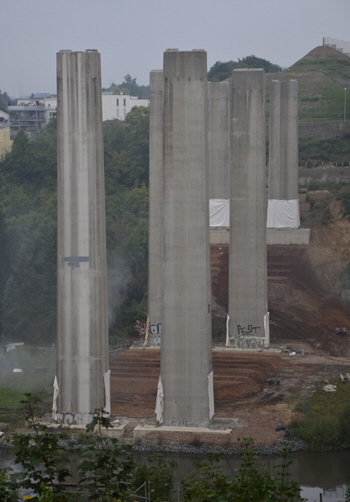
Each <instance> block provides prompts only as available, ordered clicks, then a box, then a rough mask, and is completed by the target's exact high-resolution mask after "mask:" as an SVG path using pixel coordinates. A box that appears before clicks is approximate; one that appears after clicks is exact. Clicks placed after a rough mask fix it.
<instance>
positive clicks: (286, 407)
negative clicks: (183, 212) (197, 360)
mask: <svg viewBox="0 0 350 502" xmlns="http://www.w3.org/2000/svg"><path fill="white" fill-rule="evenodd" d="M317 204H318V206H317ZM325 215H327V220H326V221H327V224H324V222H325ZM304 226H306V227H308V226H309V227H311V228H312V232H311V242H310V244H309V245H308V246H269V247H268V287H269V311H270V325H271V327H270V331H271V345H272V347H274V348H275V351H274V352H273V353H271V352H270V353H269V352H267V351H262V352H260V353H244V352H232V351H230V352H228V351H225V350H223V351H214V352H213V369H214V393H215V417H216V418H217V419H218V424H219V425H220V420H221V421H222V424H223V426H224V425H225V424H230V425H231V426H232V425H233V426H234V428H233V430H232V432H231V434H230V435H229V436H225V437H224V438H223V437H220V436H215V435H214V436H210V437H206V436H203V437H200V438H199V439H200V440H201V441H204V442H213V443H215V444H222V445H225V447H228V448H235V447H236V446H237V444H238V443H237V440H238V437H242V436H244V437H248V436H249V437H253V439H254V442H255V444H256V445H273V444H275V443H276V441H278V440H280V439H282V438H283V432H277V431H276V430H275V429H276V427H277V426H280V425H282V426H283V425H287V424H288V422H289V421H290V419H291V418H292V417H293V413H294V412H293V407H294V404H295V397H296V396H297V395H303V393H308V392H309V385H310V383H312V382H313V381H315V380H319V379H325V378H326V379H327V378H329V377H331V376H333V375H334V376H338V375H339V374H340V373H346V372H349V373H350V359H348V356H349V349H350V344H349V338H350V335H345V336H339V335H336V334H335V328H336V327H339V326H341V327H342V326H345V327H347V328H348V329H350V304H349V302H347V301H345V300H343V299H342V298H341V296H342V294H344V292H342V290H341V285H340V281H339V276H340V273H341V272H342V270H344V269H345V267H346V265H347V263H348V262H349V258H350V246H349V244H350V223H349V222H348V221H347V220H345V219H343V218H342V217H341V212H340V205H339V203H338V202H336V201H333V202H328V201H325V202H322V203H316V206H315V208H314V211H313V212H312V214H311V216H310V217H309V221H306V222H305V223H304ZM211 263H212V303H213V341H214V345H216V346H220V345H221V346H223V343H224V340H225V317H226V311H227V272H228V248H227V246H225V245H215V246H212V248H211ZM285 347H290V348H292V349H296V351H297V354H296V355H289V354H281V350H282V348H285ZM299 351H300V352H299ZM111 370H112V381H111V386H112V403H113V405H112V413H113V414H114V415H117V416H119V417H129V418H133V420H132V421H131V423H130V427H129V429H128V432H127V433H130V432H131V430H132V428H133V426H135V425H136V424H137V423H139V422H140V421H143V420H145V419H146V420H150V419H154V418H155V413H154V408H155V399H156V390H157V382H158V377H159V373H160V353H159V350H156V349H153V350H150V349H147V350H146V349H144V350H143V349H139V350H127V351H124V352H122V353H121V354H120V355H118V356H117V357H116V358H114V359H113V360H112V361H111ZM271 378H273V379H277V380H279V382H280V384H279V385H271V384H269V382H268V380H269V379H271ZM229 419H234V420H231V421H230V420H229ZM154 436H157V433H154ZM162 438H163V439H168V440H180V441H191V440H193V437H190V436H189V434H186V433H182V434H177V435H171V436H169V437H168V438H166V437H165V436H164V435H162Z"/></svg>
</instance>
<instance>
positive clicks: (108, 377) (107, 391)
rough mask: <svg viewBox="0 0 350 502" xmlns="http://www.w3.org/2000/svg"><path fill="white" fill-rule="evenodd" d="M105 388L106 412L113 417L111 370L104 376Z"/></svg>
mask: <svg viewBox="0 0 350 502" xmlns="http://www.w3.org/2000/svg"><path fill="white" fill-rule="evenodd" d="M103 386H104V391H105V398H104V410H105V412H106V413H108V414H109V415H111V411H112V410H111V370H108V371H106V373H105V374H104V375H103Z"/></svg>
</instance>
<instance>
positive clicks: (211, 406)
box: [208, 371, 214, 420]
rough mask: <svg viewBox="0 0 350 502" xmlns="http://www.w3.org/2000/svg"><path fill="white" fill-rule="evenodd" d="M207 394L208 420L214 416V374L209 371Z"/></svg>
mask: <svg viewBox="0 0 350 502" xmlns="http://www.w3.org/2000/svg"><path fill="white" fill-rule="evenodd" d="M208 394H209V420H211V419H212V418H213V416H214V373H213V372H212V371H211V372H210V373H209V375H208Z"/></svg>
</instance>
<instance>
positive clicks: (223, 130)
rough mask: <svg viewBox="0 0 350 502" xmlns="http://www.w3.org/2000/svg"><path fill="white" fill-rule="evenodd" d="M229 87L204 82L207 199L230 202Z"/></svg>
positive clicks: (218, 83)
mask: <svg viewBox="0 0 350 502" xmlns="http://www.w3.org/2000/svg"><path fill="white" fill-rule="evenodd" d="M230 144H231V121H230V83H229V82H228V81H224V82H208V151H209V199H229V198H230Z"/></svg>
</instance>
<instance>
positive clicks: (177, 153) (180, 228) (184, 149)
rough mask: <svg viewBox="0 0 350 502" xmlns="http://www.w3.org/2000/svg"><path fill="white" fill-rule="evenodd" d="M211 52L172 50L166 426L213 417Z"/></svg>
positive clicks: (167, 93)
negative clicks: (208, 125) (209, 86)
mask: <svg viewBox="0 0 350 502" xmlns="http://www.w3.org/2000/svg"><path fill="white" fill-rule="evenodd" d="M207 99H208V97H207V57H206V52H205V51H202V50H195V51H191V52H179V51H178V50H168V51H166V52H165V53H164V297H163V316H162V348H161V377H162V382H163V388H164V415H163V416H164V424H165V425H184V426H193V425H194V426H200V425H203V426H205V425H207V424H208V423H209V419H210V411H209V390H208V389H209V386H208V380H209V379H208V377H209V374H210V373H211V371H212V363H211V315H210V262H209V209H208V199H209V193H208V153H207V150H208V149H207Z"/></svg>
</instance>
